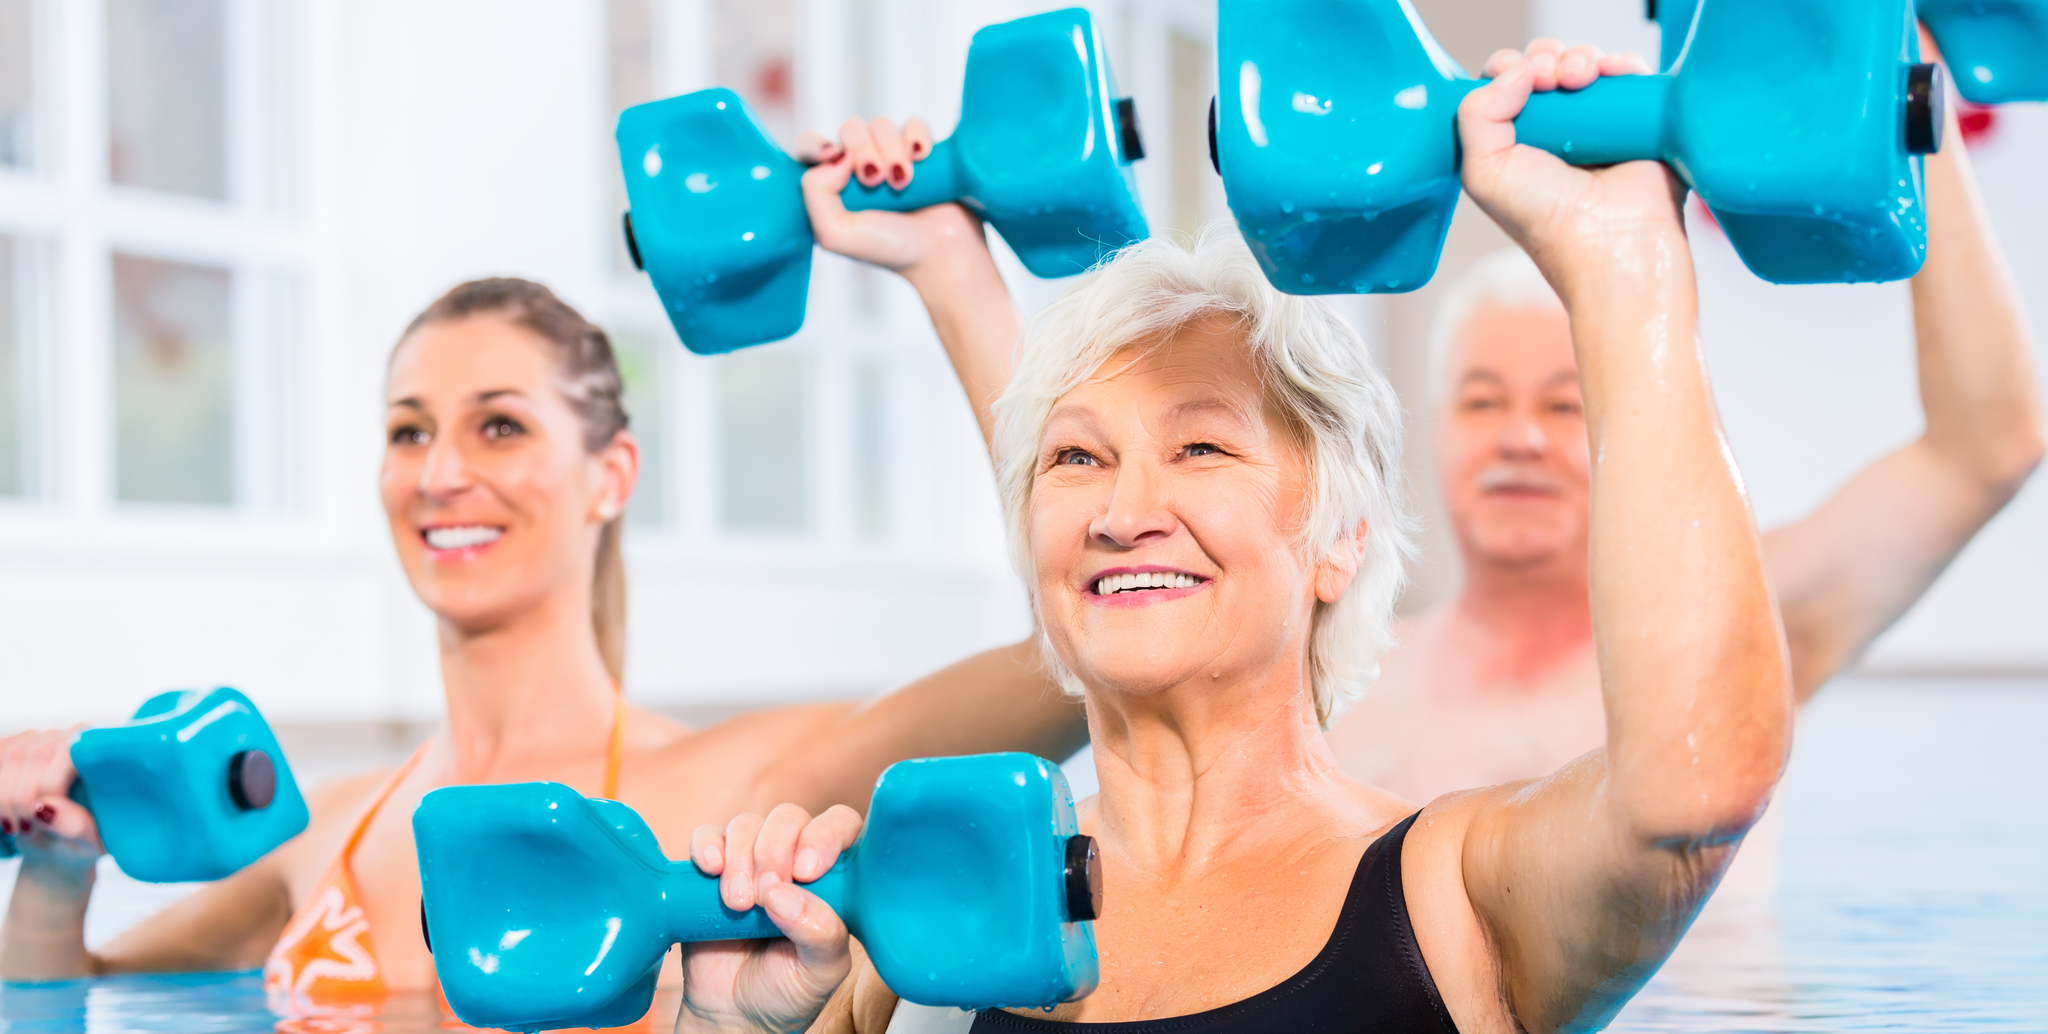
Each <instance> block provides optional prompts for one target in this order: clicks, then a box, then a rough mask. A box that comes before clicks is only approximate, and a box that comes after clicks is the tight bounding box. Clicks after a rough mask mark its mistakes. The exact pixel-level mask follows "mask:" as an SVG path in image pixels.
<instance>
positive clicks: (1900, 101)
mask: <svg viewBox="0 0 2048 1034" xmlns="http://www.w3.org/2000/svg"><path fill="white" fill-rule="evenodd" d="M1219 13H1220V21H1219V27H1218V33H1217V39H1218V41H1219V43H1218V49H1217V54H1218V61H1219V69H1218V73H1217V74H1218V82H1219V95H1218V100H1217V122H1216V126H1215V129H1216V145H1217V161H1218V167H1219V170H1220V171H1221V173H1222V175H1223V181H1224V187H1225V190H1226V192H1227V194H1228V196H1229V199H1230V207H1231V211H1232V213H1234V214H1235V215H1236V217H1237V220H1238V224H1239V226H1240V228H1241V229H1242V230H1243V231H1244V235H1245V238H1246V240H1247V241H1248V242H1249V243H1250V244H1251V247H1252V251H1253V253H1254V254H1255V255H1257V256H1258V258H1259V261H1260V264H1261V265H1262V266H1263V267H1264V268H1265V270H1266V274H1267V276H1268V278H1269V279H1271V280H1272V282H1273V284H1274V286H1276V287H1278V288H1280V289H1281V290H1284V291H1289V292H1292V293H1296V294H1330V293H1351V292H1361V293H1363V292H1390V291H1393V292H1398V291H1410V290H1414V289H1415V288H1418V287H1420V286H1422V285H1423V284H1424V283H1426V282H1428V280H1429V279H1430V277H1431V276H1432V275H1434V273H1435V270H1436V264H1437V258H1438V256H1439V254H1440V253H1441V251H1442V248H1443V240H1444V234H1445V233H1446V231H1448V229H1449V227H1450V219H1451V213H1452V210H1453V208H1454V206H1455V205H1456V202H1457V198H1458V191H1459V182H1458V143H1457V127H1456V112H1457V107H1458V103H1459V101H1461V100H1462V99H1463V98H1464V96H1465V95H1466V94H1467V93H1470V92H1471V91H1472V90H1474V89H1476V88H1477V87H1478V86H1479V85H1480V83H1479V82H1478V81H1476V80H1474V79H1472V78H1471V77H1470V76H1468V75H1467V74H1466V73H1465V72H1464V70H1463V69H1461V68H1459V67H1458V66H1457V64H1456V63H1455V62H1453V61H1452V60H1451V59H1450V57H1449V56H1448V55H1446V54H1445V53H1444V52H1443V49H1442V48H1441V47H1439V46H1438V45H1437V44H1436V41H1435V40H1434V39H1433V38H1431V36H1430V35H1429V30H1428V29H1427V28H1426V27H1424V26H1423V25H1422V24H1421V23H1420V21H1419V20H1416V19H1415V18H1414V17H1413V12H1412V9H1411V8H1409V7H1408V6H1407V5H1406V4H1404V3H1402V2H1401V0H1223V2H1222V4H1221V7H1220V9H1219ZM1911 29H1912V18H1911V13H1910V9H1909V7H1908V5H1907V3H1906V0H1711V2H1710V3H1708V4H1706V5H1705V6H1704V7H1703V8H1702V9H1701V11H1700V13H1699V15H1698V17H1697V18H1696V19H1695V21H1694V23H1693V24H1692V25H1691V26H1690V28H1689V31H1688V37H1687V38H1688V39H1689V40H1690V42H1689V43H1688V44H1687V49H1686V51H1685V57H1684V60H1683V61H1681V62H1680V63H1679V65H1678V67H1677V68H1676V69H1675V70H1674V71H1672V72H1668V73H1666V74H1662V75H1657V76H1632V77H1617V78H1609V79H1602V80H1599V81H1597V82H1595V83H1594V84H1593V85H1592V86H1590V87H1588V88H1586V89H1584V90H1578V91H1571V92H1564V91H1558V92H1552V93H1544V94H1537V95H1535V96H1533V97H1531V98H1530V100H1529V104H1528V107H1527V108H1526V109H1525V110H1524V111H1523V114H1522V116H1521V118H1519V119H1518V120H1516V133H1517V136H1518V138H1519V139H1520V140H1521V141H1522V142H1523V143H1527V144H1531V145H1534V146H1537V147H1541V148H1543V149H1545V150H1548V151H1550V152H1552V153H1554V154H1557V155H1559V156H1560V157H1562V158H1564V159H1565V160H1566V161H1569V162H1572V163H1573V164H1577V165H1599V164H1607V163H1612V162H1619V161H1627V160H1632V159H1661V160H1663V161H1665V162H1667V163H1668V164H1670V165H1671V166H1672V168H1673V169H1675V170H1676V171H1677V172H1678V174H1679V176H1680V177H1681V178H1683V179H1684V180H1685V181H1686V183H1687V184H1688V185H1689V186H1691V187H1692V188H1693V189H1694V190H1695V191H1697V192H1698V193H1699V194H1700V197H1701V198H1702V199H1703V200H1704V201H1705V202H1706V203H1707V205H1708V206H1709V207H1710V208H1711V209H1712V210H1713V212H1714V214H1715V216H1716V217H1717V218H1718V219H1719V220H1720V221H1721V225H1722V226H1723V228H1725V229H1726V230H1727V232H1728V236H1729V238H1730V240H1731V241H1732V242H1733V243H1734V244H1735V247H1736V250H1737V252H1738V253H1739V254H1740V255H1741V256H1742V259H1743V261H1744V262H1745V263H1747V264H1748V266H1749V268H1750V269H1751V270H1752V271H1754V272H1755V273H1756V274H1757V275H1759V276H1761V277H1763V278H1764V279H1766V280H1769V281H1771V282H1773V283H1782V284H1792V283H1824V282H1855V281H1877V280H1896V279H1901V278H1904V277H1907V276H1911V275H1912V274H1913V273H1914V272H1915V271H1917V270H1918V269H1919V267H1920V262H1921V259H1922V258H1923V257H1924V255H1925V252H1926V227H1925V225H1924V223H1923V222H1922V217H1921V213H1922V210H1923V206H1922V200H1923V199H1922V196H1921V194H1922V187H1921V178H1920V159H1919V158H1918V157H1917V155H1918V154H1919V153H1924V152H1926V151H1928V150H1932V149H1933V148H1934V147H1936V146H1938V144H1939V133H1940V127H1941V93H1940V80H1939V78H1938V77H1931V75H1930V73H1931V71H1932V70H1931V69H1930V68H1928V67H1927V66H1923V65H1916V62H1917V61H1918V47H1919V44H1918V38H1917V36H1915V35H1914V34H1913V33H1912V31H1911Z"/></svg>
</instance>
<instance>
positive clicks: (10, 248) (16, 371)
mask: <svg viewBox="0 0 2048 1034" xmlns="http://www.w3.org/2000/svg"><path fill="white" fill-rule="evenodd" d="M14 250H15V247H14V239H13V238H11V237H0V496H10V495H23V494H25V493H26V492H27V491H28V478H27V476H26V472H25V471H24V470H23V469H22V468H23V467H24V466H25V465H26V464H25V463H24V460H25V458H26V457H25V455H24V453H25V452H26V451H27V450H26V448H25V446H26V445H27V437H28V435H27V434H26V432H27V430H28V428H27V426H26V425H27V423H28V420H27V416H28V414H27V411H26V410H27V407H26V406H25V405H23V403H25V402H26V401H27V399H26V397H25V396H24V395H23V394H22V389H23V388H24V387H25V385H23V384H22V376H21V361H22V354H21V353H22V345H21V306H20V304H19V301H18V299H19V297H20V295H19V292H18V291H17V290H16V284H17V281H16V279H15V278H16V275H17V274H16V272H15V270H16V268H17V265H16V259H15V254H14Z"/></svg>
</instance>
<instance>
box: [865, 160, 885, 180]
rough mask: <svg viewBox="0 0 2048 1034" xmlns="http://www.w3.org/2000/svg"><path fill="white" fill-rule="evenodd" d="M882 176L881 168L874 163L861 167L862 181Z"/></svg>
mask: <svg viewBox="0 0 2048 1034" xmlns="http://www.w3.org/2000/svg"><path fill="white" fill-rule="evenodd" d="M881 174H882V170H881V167H879V166H877V165H876V164H875V163H874V162H869V163H867V164H866V165H863V166H861V167H860V177H861V178H862V179H873V178H875V177H876V176H880V175H881Z"/></svg>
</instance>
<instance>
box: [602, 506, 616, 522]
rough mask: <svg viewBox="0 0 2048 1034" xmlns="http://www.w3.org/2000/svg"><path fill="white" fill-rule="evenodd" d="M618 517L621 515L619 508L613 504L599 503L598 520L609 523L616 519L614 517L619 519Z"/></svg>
mask: <svg viewBox="0 0 2048 1034" xmlns="http://www.w3.org/2000/svg"><path fill="white" fill-rule="evenodd" d="M618 515H619V508H618V507H617V506H614V505H612V504H611V503H599V504H597V519H598V520H601V521H608V520H611V519H612V518H614V517H617V516H618Z"/></svg>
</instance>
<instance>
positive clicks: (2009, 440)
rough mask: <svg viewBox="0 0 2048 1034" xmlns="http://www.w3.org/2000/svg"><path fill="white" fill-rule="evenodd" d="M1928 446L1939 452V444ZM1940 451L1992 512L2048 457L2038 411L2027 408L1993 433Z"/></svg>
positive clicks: (2036, 407)
mask: <svg viewBox="0 0 2048 1034" xmlns="http://www.w3.org/2000/svg"><path fill="white" fill-rule="evenodd" d="M1930 443H1931V444H1936V446H1937V448H1938V449H1939V443H1936V442H1933V441H1932V439H1930ZM1941 451H1945V452H1947V453H1948V460H1947V462H1948V463H1949V464H1950V465H1951V467H1952V468H1954V469H1956V470H1958V471H1959V472H1960V473H1961V474H1962V475H1963V476H1965V477H1967V478H1969V479H1970V481H1972V482H1974V483H1975V484H1976V485H1977V486H1979V487H1980V488H1981V490H1982V491H1983V495H1984V499H1985V502H1986V503H1987V504H1988V505H1989V506H1990V508H1991V509H1992V510H1993V511H1996V510H1997V509H1999V508H2000V507H2003V506H2004V505H2005V504H2006V503H2008V502H2010V501H2011V500H2012V497H2013V496H2016V495H2018V494H2019V491H2020V489H2021V488H2023V487H2025V486H2026V483H2027V479H2028V478H2030V477H2032V476H2033V474H2034V470H2035V468H2037V467H2039V466H2040V465H2041V460H2042V459H2043V457H2044V456H2048V434H2044V433H2043V431H2042V423H2041V412H2040V408H2039V407H2038V406H2030V407H2028V408H2027V410H2026V412H2025V413H2024V414H2023V415H2020V416H2018V417H2015V418H2014V419H2012V420H2010V421H2008V422H2006V425H2005V426H2004V427H2002V428H2000V429H1998V430H1997V431H1996V432H1995V433H1986V434H1985V435H1983V436H1982V437H1980V438H1978V439H1977V440H1975V441H1973V442H1970V443H1968V444H1964V443H1961V442H1954V443H1952V444H1951V445H1950V447H1949V448H1948V449H1946V450H1941Z"/></svg>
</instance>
